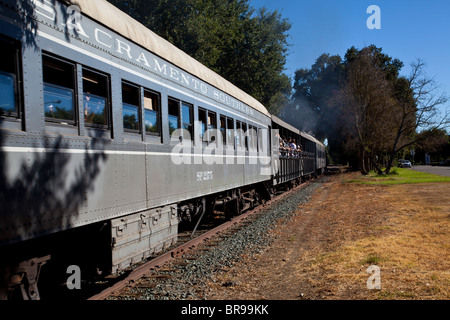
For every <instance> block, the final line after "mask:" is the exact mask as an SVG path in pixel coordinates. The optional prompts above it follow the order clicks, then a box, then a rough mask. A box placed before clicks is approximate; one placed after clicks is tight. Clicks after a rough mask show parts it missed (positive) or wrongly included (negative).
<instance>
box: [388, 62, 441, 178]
mask: <svg viewBox="0 0 450 320" xmlns="http://www.w3.org/2000/svg"><path fill="white" fill-rule="evenodd" d="M411 66H412V72H411V75H410V76H409V78H399V79H398V80H397V82H396V87H395V89H396V90H395V97H394V98H395V103H396V109H395V110H396V112H395V113H393V114H392V117H393V120H394V123H395V127H394V130H395V131H394V134H395V139H394V140H393V141H392V144H391V147H390V149H389V151H390V157H389V161H388V164H387V168H386V170H385V173H389V171H390V169H391V167H392V165H393V162H394V159H395V155H396V154H397V153H398V152H400V151H401V150H403V149H404V148H406V147H410V146H413V145H415V144H421V143H422V144H423V143H424V141H426V140H428V141H429V142H430V141H437V143H438V144H439V143H440V142H439V140H440V139H437V140H436V136H439V131H440V130H441V129H443V128H444V127H445V126H446V125H448V124H449V123H450V121H449V120H450V118H449V113H448V111H447V110H446V112H445V113H444V114H439V111H438V110H439V109H438V108H439V107H440V106H443V105H444V104H445V103H446V102H447V101H448V97H447V96H446V95H445V94H444V93H438V92H437V90H438V86H437V85H436V83H435V81H434V80H433V79H431V78H428V77H427V76H426V75H425V73H424V66H425V64H424V63H423V61H421V60H420V59H419V60H417V61H416V62H413V63H412V64H411Z"/></svg>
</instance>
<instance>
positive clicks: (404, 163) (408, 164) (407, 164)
mask: <svg viewBox="0 0 450 320" xmlns="http://www.w3.org/2000/svg"><path fill="white" fill-rule="evenodd" d="M398 166H399V167H400V168H411V162H410V161H409V160H402V161H401V162H399V164H398Z"/></svg>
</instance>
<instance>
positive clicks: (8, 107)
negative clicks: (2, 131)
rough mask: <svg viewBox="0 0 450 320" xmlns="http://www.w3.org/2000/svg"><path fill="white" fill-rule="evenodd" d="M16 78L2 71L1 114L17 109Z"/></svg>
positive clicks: (0, 74)
mask: <svg viewBox="0 0 450 320" xmlns="http://www.w3.org/2000/svg"><path fill="white" fill-rule="evenodd" d="M15 82H16V81H15V79H14V77H13V76H10V75H6V74H3V73H0V114H1V115H3V114H7V115H9V114H11V113H12V112H15V111H16V102H15V101H16V98H15V88H14V86H15Z"/></svg>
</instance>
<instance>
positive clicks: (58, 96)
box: [44, 85, 74, 121]
mask: <svg viewBox="0 0 450 320" xmlns="http://www.w3.org/2000/svg"><path fill="white" fill-rule="evenodd" d="M44 110H45V116H46V117H47V118H51V119H61V120H69V121H73V120H74V113H73V92H72V91H71V90H68V89H65V88H58V87H54V86H49V85H44Z"/></svg>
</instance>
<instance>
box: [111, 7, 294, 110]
mask: <svg viewBox="0 0 450 320" xmlns="http://www.w3.org/2000/svg"><path fill="white" fill-rule="evenodd" d="M109 1H110V2H111V3H112V4H114V5H116V6H117V7H118V8H119V9H121V10H123V11H125V12H126V13H128V14H129V15H131V16H132V17H133V18H135V19H136V20H138V21H140V22H141V23H142V24H144V25H145V26H147V27H148V28H149V29H151V30H152V31H154V32H155V33H157V34H158V35H160V36H161V37H163V38H165V39H166V40H168V41H169V42H171V43H172V44H174V45H175V46H176V47H178V48H180V49H181V50H183V51H184V52H186V53H187V54H189V55H190V56H192V57H193V58H194V59H196V60H198V61H199V62H201V63H203V64H204V65H205V66H207V67H208V68H210V69H212V70H213V71H215V72H217V73H218V74H220V75H221V76H223V77H224V78H225V79H227V80H229V81H230V82H232V83H233V84H235V85H236V86H237V87H239V88H240V89H242V90H243V91H245V92H247V93H248V94H250V95H252V96H253V97H255V98H256V99H257V100H259V101H260V102H261V103H262V104H263V105H265V106H266V107H267V108H268V110H269V111H270V112H272V113H275V114H277V113H278V111H279V110H280V109H281V108H282V107H283V105H284V104H285V103H286V101H287V100H288V98H289V97H290V95H291V90H292V88H291V83H290V80H289V78H288V77H287V76H286V75H285V74H284V73H283V71H284V66H285V64H286V56H287V50H288V49H287V48H288V43H287V37H288V35H287V32H288V31H289V29H290V27H291V25H290V23H289V21H288V20H287V19H283V18H282V17H281V15H280V14H279V13H278V12H277V11H274V12H270V11H268V10H267V9H264V8H263V9H261V10H259V11H257V12H256V11H255V10H254V9H253V8H252V7H250V4H249V0H189V1H181V0H170V1H169V0H150V1H148V0H145V1H144V0H109Z"/></svg>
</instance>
